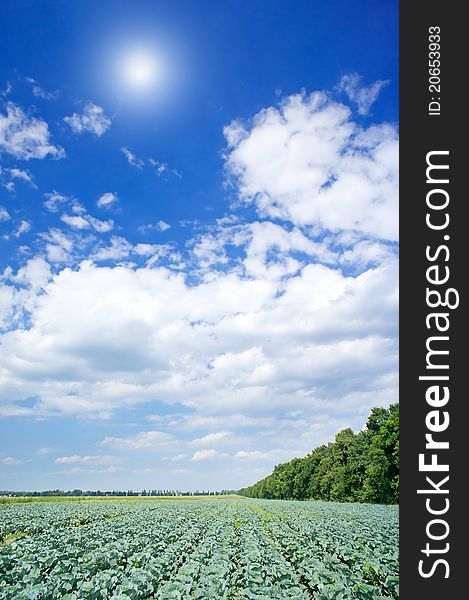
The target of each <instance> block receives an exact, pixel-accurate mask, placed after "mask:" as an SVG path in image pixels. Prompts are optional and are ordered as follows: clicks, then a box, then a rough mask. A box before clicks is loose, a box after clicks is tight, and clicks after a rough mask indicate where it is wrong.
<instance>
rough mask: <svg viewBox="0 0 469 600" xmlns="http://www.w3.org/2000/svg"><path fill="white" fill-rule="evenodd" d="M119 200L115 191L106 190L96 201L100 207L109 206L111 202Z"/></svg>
mask: <svg viewBox="0 0 469 600" xmlns="http://www.w3.org/2000/svg"><path fill="white" fill-rule="evenodd" d="M117 200H118V198H117V194H114V193H113V192H106V193H105V194H103V195H102V196H100V197H99V198H98V200H97V201H96V206H97V207H98V208H103V207H108V206H111V204H114V202H117Z"/></svg>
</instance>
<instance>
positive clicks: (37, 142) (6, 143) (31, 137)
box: [0, 102, 65, 160]
mask: <svg viewBox="0 0 469 600" xmlns="http://www.w3.org/2000/svg"><path fill="white" fill-rule="evenodd" d="M50 137H51V136H50V132H49V127H48V125H47V123H46V122H45V121H43V120H42V119H38V118H36V117H32V116H30V115H28V114H27V113H25V112H24V111H23V109H22V108H21V107H20V106H18V105H17V104H14V103H13V102H8V103H7V104H6V112H5V113H1V112H0V152H5V153H7V154H11V155H12V156H14V157H15V158H17V159H21V160H29V159H31V158H37V159H42V158H46V157H48V156H50V157H51V158H63V157H64V156H65V151H64V150H63V148H61V147H60V146H54V145H53V144H52V143H51V141H50Z"/></svg>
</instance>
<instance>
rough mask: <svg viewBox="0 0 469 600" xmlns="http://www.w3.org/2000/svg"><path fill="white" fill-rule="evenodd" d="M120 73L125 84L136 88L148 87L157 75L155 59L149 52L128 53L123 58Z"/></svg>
mask: <svg viewBox="0 0 469 600" xmlns="http://www.w3.org/2000/svg"><path fill="white" fill-rule="evenodd" d="M122 74H123V77H124V79H125V81H126V83H127V85H129V86H132V87H134V88H137V89H143V88H148V87H150V86H152V85H153V84H154V83H155V81H156V78H157V76H158V68H157V63H156V60H155V58H154V57H153V56H151V55H150V54H144V53H135V54H130V55H128V56H126V57H125V58H124V61H123V68H122Z"/></svg>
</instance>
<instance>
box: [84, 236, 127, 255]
mask: <svg viewBox="0 0 469 600" xmlns="http://www.w3.org/2000/svg"><path fill="white" fill-rule="evenodd" d="M131 251H132V244H131V243H130V242H128V241H127V240H126V239H125V238H123V237H119V236H117V235H113V236H112V238H111V244H110V245H109V246H102V247H101V248H99V249H98V250H96V252H95V253H94V254H92V256H91V258H92V259H93V260H95V261H103V260H113V261H115V260H121V259H122V258H126V257H127V256H129V254H130V252H131Z"/></svg>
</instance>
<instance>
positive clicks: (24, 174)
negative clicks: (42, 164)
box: [8, 167, 37, 189]
mask: <svg viewBox="0 0 469 600" xmlns="http://www.w3.org/2000/svg"><path fill="white" fill-rule="evenodd" d="M8 173H9V175H10V177H11V178H12V179H18V180H19V181H24V182H25V183H28V184H29V185H30V186H31V187H32V188H34V189H37V185H36V184H35V183H34V179H33V176H32V175H31V173H30V172H29V171H27V170H25V169H18V168H17V167H15V168H13V169H8Z"/></svg>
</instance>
